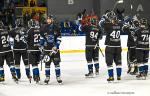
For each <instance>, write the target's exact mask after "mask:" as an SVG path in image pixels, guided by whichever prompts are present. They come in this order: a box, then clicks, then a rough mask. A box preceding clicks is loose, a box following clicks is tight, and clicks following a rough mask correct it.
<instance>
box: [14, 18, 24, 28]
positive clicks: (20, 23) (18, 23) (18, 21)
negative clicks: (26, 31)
mask: <svg viewBox="0 0 150 96" xmlns="http://www.w3.org/2000/svg"><path fill="white" fill-rule="evenodd" d="M15 25H16V26H17V27H22V26H23V21H22V20H21V19H20V18H18V19H16V21H15Z"/></svg>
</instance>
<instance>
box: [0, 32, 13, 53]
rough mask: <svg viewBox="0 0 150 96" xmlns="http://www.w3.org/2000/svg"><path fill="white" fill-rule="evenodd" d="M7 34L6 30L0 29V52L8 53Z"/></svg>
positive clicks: (9, 48)
mask: <svg viewBox="0 0 150 96" xmlns="http://www.w3.org/2000/svg"><path fill="white" fill-rule="evenodd" d="M10 50H11V47H10V44H9V32H8V30H6V29H0V52H4V51H10Z"/></svg>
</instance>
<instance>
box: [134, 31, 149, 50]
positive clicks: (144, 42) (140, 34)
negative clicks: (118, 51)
mask: <svg viewBox="0 0 150 96" xmlns="http://www.w3.org/2000/svg"><path fill="white" fill-rule="evenodd" d="M149 34H150V30H149V28H140V29H138V30H137V31H136V34H135V36H136V38H137V40H136V47H137V48H149Z"/></svg>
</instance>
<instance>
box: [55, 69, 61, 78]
mask: <svg viewBox="0 0 150 96" xmlns="http://www.w3.org/2000/svg"><path fill="white" fill-rule="evenodd" d="M55 73H56V77H60V75H61V74H60V67H56V68H55Z"/></svg>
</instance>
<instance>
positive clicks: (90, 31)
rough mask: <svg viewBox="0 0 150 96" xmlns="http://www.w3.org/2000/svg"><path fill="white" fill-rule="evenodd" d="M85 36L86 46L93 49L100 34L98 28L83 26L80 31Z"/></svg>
mask: <svg viewBox="0 0 150 96" xmlns="http://www.w3.org/2000/svg"><path fill="white" fill-rule="evenodd" d="M82 30H83V31H84V32H85V34H86V44H85V45H86V46H89V47H92V46H93V47H94V46H95V45H96V44H97V43H98V41H99V37H100V34H101V31H100V28H99V27H98V26H84V27H83V29H82Z"/></svg>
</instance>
